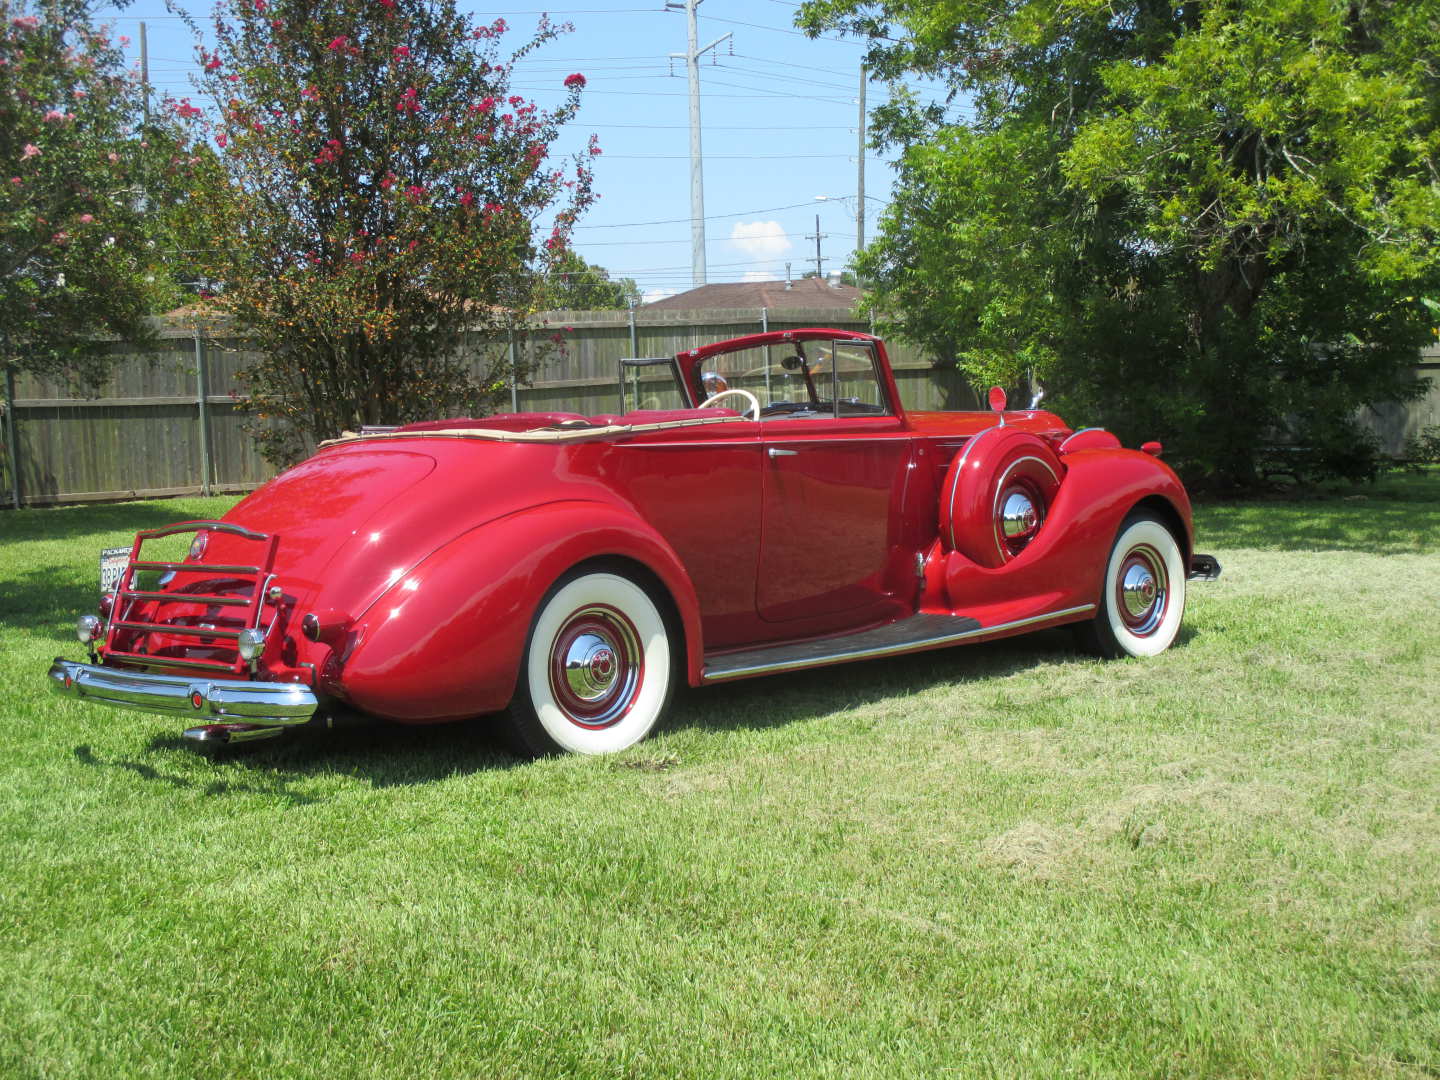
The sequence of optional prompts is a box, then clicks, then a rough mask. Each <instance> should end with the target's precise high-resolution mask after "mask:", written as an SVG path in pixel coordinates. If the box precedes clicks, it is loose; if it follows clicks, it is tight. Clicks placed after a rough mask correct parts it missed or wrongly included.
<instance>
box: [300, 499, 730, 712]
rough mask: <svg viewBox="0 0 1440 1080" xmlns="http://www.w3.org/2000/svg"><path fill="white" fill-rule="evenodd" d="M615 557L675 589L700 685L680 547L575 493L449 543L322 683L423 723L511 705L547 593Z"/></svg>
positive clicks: (400, 589) (353, 640) (400, 584)
mask: <svg viewBox="0 0 1440 1080" xmlns="http://www.w3.org/2000/svg"><path fill="white" fill-rule="evenodd" d="M603 558H608V559H619V560H626V561H630V562H633V563H636V564H639V565H640V566H642V567H644V568H645V569H646V570H647V571H648V572H649V574H650V575H652V576H653V579H654V580H655V581H656V582H658V583H659V585H660V586H662V587H663V588H664V589H665V590H666V592H667V593H668V599H669V601H670V602H671V604H672V605H673V609H674V613H675V615H676V617H677V618H678V619H679V622H680V625H681V627H682V628H683V631H684V636H685V654H686V668H687V674H688V677H689V679H690V681H691V682H692V683H698V682H699V673H700V666H701V655H702V648H703V645H702V642H701V637H700V617H699V605H698V603H697V601H696V598H695V590H694V587H693V586H692V585H691V583H690V579H689V577H688V575H687V574H686V573H685V570H684V567H683V566H682V565H681V564H680V560H679V559H678V558H677V557H676V555H675V553H674V551H673V550H672V549H671V548H670V546H669V545H668V544H667V543H666V542H665V541H664V539H663V538H661V536H660V535H659V534H658V533H657V532H656V531H655V530H654V529H653V528H651V527H650V526H649V525H648V524H646V523H645V522H644V521H642V520H641V519H640V518H638V517H636V516H635V515H634V514H633V513H631V512H629V511H628V510H626V509H625V508H623V507H620V506H614V505H608V504H605V503H600V502H588V501H570V500H566V501H560V502H552V503H546V504H544V505H541V506H536V507H532V508H529V509H526V510H523V511H518V512H516V513H513V514H509V515H507V516H505V517H503V518H499V519H496V520H494V521H491V522H488V523H486V524H484V525H480V526H477V527H475V528H473V529H471V530H470V531H468V532H466V533H463V534H461V535H460V536H458V537H456V538H455V539H454V540H451V541H450V542H449V543H447V544H445V545H443V546H442V547H440V548H439V549H437V550H436V551H435V552H434V553H432V554H431V555H430V556H429V557H427V558H426V559H425V560H424V561H423V562H421V563H420V564H419V565H418V566H416V567H415V568H414V569H413V570H411V571H410V572H409V573H407V574H405V575H404V576H403V577H402V578H400V579H399V580H397V581H396V582H395V583H394V584H393V585H392V586H391V587H390V588H389V589H388V590H387V591H386V592H385V593H384V594H383V595H381V596H380V597H379V599H377V600H376V601H375V602H374V603H373V604H371V605H370V607H369V609H368V610H366V611H365V612H363V613H361V615H360V616H359V617H358V618H357V619H356V620H355V621H354V624H353V628H352V632H351V633H350V634H349V635H348V636H347V643H346V644H345V645H344V646H343V647H342V649H343V655H341V656H338V657H336V658H335V659H334V660H333V661H332V662H331V663H329V664H326V665H323V666H322V685H323V686H325V687H326V688H327V689H328V690H330V691H331V692H333V693H336V694H338V695H339V696H341V697H344V698H345V699H347V700H349V701H350V702H351V703H353V704H354V705H356V706H357V707H359V708H361V709H363V710H365V711H366V712H371V713H374V714H376V715H378V716H384V717H388V718H390V719H394V720H402V721H409V722H415V723H423V722H427V721H435V720H448V719H456V718H460V717H465V716H474V715H477V714H479V713H485V712H494V711H496V710H498V709H502V708H504V707H505V705H507V704H508V703H509V701H510V698H511V696H512V695H513V693H514V690H515V682H516V677H517V674H518V672H519V669H520V662H521V655H522V653H523V651H524V646H525V638H526V636H527V635H528V633H529V630H530V623H531V620H532V618H533V617H534V614H535V611H536V608H537V607H538V605H539V603H540V601H541V599H542V598H543V597H544V595H545V593H546V592H547V591H548V590H549V588H550V586H551V585H553V584H554V583H555V581H556V580H558V579H559V578H560V577H561V576H562V575H564V574H565V573H566V572H567V571H569V570H570V569H572V568H573V567H576V566H578V565H580V564H582V563H586V562H590V561H592V560H595V559H603ZM642 584H646V583H645V582H642Z"/></svg>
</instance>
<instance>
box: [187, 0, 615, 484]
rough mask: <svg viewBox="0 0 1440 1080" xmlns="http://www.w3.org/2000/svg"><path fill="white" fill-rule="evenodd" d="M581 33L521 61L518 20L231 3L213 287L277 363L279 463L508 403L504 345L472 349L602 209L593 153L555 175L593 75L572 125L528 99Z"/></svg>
mask: <svg viewBox="0 0 1440 1080" xmlns="http://www.w3.org/2000/svg"><path fill="white" fill-rule="evenodd" d="M563 29H564V28H563V27H557V26H554V25H552V24H550V23H549V22H548V21H545V20H542V21H541V23H540V26H539V28H538V29H537V30H536V32H535V34H534V35H532V36H531V37H530V38H529V39H528V40H526V41H525V42H524V43H523V44H522V45H521V46H520V47H519V48H518V50H516V51H515V52H514V53H512V54H508V55H506V54H502V53H501V51H500V42H501V39H502V38H503V37H504V36H505V34H506V32H507V27H506V25H505V22H504V20H503V19H499V20H496V21H495V22H494V23H492V24H489V25H477V24H476V23H474V22H473V21H472V20H471V19H470V17H468V16H464V15H461V14H459V13H458V12H457V10H456V8H455V4H454V3H453V0H344V2H342V3H337V4H330V5H326V6H324V7H323V9H317V8H315V7H314V6H313V5H311V4H310V3H308V2H304V0H275V2H271V3H267V2H266V0H231V2H228V3H225V4H223V5H222V6H221V9H220V11H219V13H218V15H217V20H216V24H215V40H216V48H215V51H214V52H213V53H211V52H207V51H203V50H202V54H201V60H202V63H203V67H204V71H205V74H204V76H203V82H204V86H205V89H206V90H207V91H208V93H209V95H210V96H211V97H212V98H213V100H214V102H215V105H216V108H217V109H218V110H219V116H218V118H217V119H216V121H215V124H214V129H213V133H214V140H215V143H216V145H217V146H218V147H219V150H220V153H219V158H218V165H217V170H218V174H219V175H218V176H217V177H216V179H215V182H213V183H201V184H199V185H197V188H196V191H195V196H196V199H197V202H198V203H199V204H200V205H201V206H202V208H203V210H204V212H205V217H204V220H205V223H206V226H207V228H208V229H209V236H208V238H207V240H208V242H207V244H206V245H205V246H206V247H207V248H208V249H209V252H210V257H209V259H208V260H207V262H208V273H209V274H210V276H212V277H213V278H214V279H215V280H216V281H217V282H219V283H220V285H221V287H222V301H223V306H224V308H225V309H226V310H227V311H229V312H230V313H231V314H233V315H235V316H237V317H238V318H239V320H240V322H241V323H242V325H243V326H244V327H245V328H246V329H247V330H248V332H249V334H250V335H251V337H252V338H253V339H254V341H255V343H256V346H257V348H258V350H259V351H260V352H261V353H262V354H263V356H264V359H263V360H261V361H259V362H258V363H256V364H255V365H253V366H252V367H251V368H249V369H248V371H247V372H246V377H247V378H248V380H249V383H250V389H251V397H250V403H251V405H252V407H253V408H254V409H255V410H256V414H257V419H258V420H259V421H260V423H259V425H258V433H259V435H260V437H261V439H262V443H263V445H264V448H265V452H266V453H267V455H268V456H269V457H270V458H271V459H272V460H276V461H279V462H282V463H283V462H286V461H289V460H293V459H294V458H295V457H297V456H298V455H299V454H300V453H302V452H303V446H304V444H305V442H306V441H307V440H309V439H319V438H325V437H329V436H333V435H336V434H339V433H340V432H341V431H343V430H345V429H348V428H355V427H358V426H359V425H361V424H390V423H401V422H405V421H409V420H415V419H419V418H424V417H434V416H441V415H454V414H455V413H457V412H462V413H471V414H479V413H481V412H483V411H484V410H485V409H486V408H487V407H488V406H489V405H490V404H492V403H493V402H494V401H496V400H498V397H499V396H500V395H501V394H503V391H504V379H505V378H506V376H507V375H508V370H509V369H508V366H507V360H506V358H505V355H504V352H503V350H501V349H494V350H490V351H489V352H488V353H487V354H485V355H484V356H481V357H479V358H475V357H470V356H467V355H465V353H464V352H463V350H462V344H463V341H464V335H465V333H466V332H467V331H474V332H475V333H477V334H479V335H481V336H488V337H490V338H495V337H498V336H503V331H505V330H507V329H510V328H513V327H517V326H520V325H522V324H523V323H524V322H525V320H526V318H527V317H528V315H529V314H530V313H532V312H533V311H535V310H538V309H539V308H540V307H542V306H544V289H543V286H542V285H541V283H540V278H541V277H542V276H543V274H544V273H545V272H546V271H547V270H548V269H549V268H550V266H551V265H552V264H553V263H554V262H555V261H556V260H558V259H563V257H564V255H565V252H566V243H567V240H568V237H569V234H570V230H571V227H572V226H573V225H574V222H575V219H576V217H577V216H578V215H579V214H580V212H581V211H582V210H584V209H585V207H586V206H588V205H589V203H590V201H591V198H592V195H591V173H590V169H589V166H588V155H582V156H580V157H577V158H575V159H574V160H572V161H570V162H568V163H566V164H565V165H563V166H558V167H557V166H556V165H555V164H554V163H550V162H548V161H547V159H548V158H549V155H550V148H551V144H552V143H553V142H554V140H555V138H556V136H557V134H558V131H559V128H560V126H561V125H562V124H564V123H565V122H566V121H568V120H570V119H571V118H572V117H573V116H574V114H575V112H576V110H577V108H578V107H579V100H580V92H581V89H582V88H583V87H584V84H585V79H584V77H583V76H581V75H578V74H576V75H571V76H569V77H568V78H566V79H565V80H564V86H565V88H566V90H567V96H566V99H565V101H564V103H563V104H561V105H560V106H559V107H558V108H555V109H553V110H542V109H540V108H538V107H537V106H535V105H534V104H531V103H529V102H527V101H526V100H525V99H523V98H522V97H520V96H519V95H517V94H515V93H514V92H513V91H512V89H511V86H510V80H511V76H512V72H513V64H514V62H515V61H516V60H519V59H521V58H523V57H525V56H526V55H528V54H529V53H530V52H532V51H533V50H534V49H536V48H538V47H539V46H541V45H542V44H544V43H545V42H548V41H550V40H552V39H554V38H555V37H556V36H557V35H558V34H560V33H561V32H562V31H563ZM175 109H176V111H177V113H179V114H183V115H187V116H189V118H190V119H191V120H192V121H194V122H196V123H198V124H204V123H205V121H204V120H203V119H202V118H201V117H200V116H199V110H198V109H196V108H195V107H194V106H192V105H190V104H189V103H188V102H185V101H181V102H177V103H176V104H175ZM598 152H599V150H598V147H596V146H595V145H594V143H593V140H592V143H591V153H598Z"/></svg>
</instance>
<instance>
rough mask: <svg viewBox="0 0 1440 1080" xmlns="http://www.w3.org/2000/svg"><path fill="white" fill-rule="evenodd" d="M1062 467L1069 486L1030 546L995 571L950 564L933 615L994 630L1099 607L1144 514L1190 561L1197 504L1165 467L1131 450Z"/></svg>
mask: <svg viewBox="0 0 1440 1080" xmlns="http://www.w3.org/2000/svg"><path fill="white" fill-rule="evenodd" d="M1063 461H1064V463H1065V478H1064V480H1063V481H1062V482H1061V484H1060V488H1059V491H1058V492H1057V494H1056V496H1055V501H1054V503H1053V505H1052V506H1051V507H1050V510H1049V514H1048V516H1047V518H1046V520H1045V524H1044V525H1043V526H1042V528H1041V529H1040V531H1039V533H1037V534H1036V537H1035V539H1034V540H1033V541H1032V542H1031V543H1030V545H1029V546H1028V547H1026V548H1025V550H1023V551H1022V552H1021V553H1020V554H1019V555H1017V556H1016V557H1015V558H1014V559H1012V560H1011V561H1010V562H1008V563H1006V564H1005V565H1004V566H1001V567H997V568H994V569H991V568H989V567H984V566H980V565H977V564H976V563H974V562H973V561H971V560H970V559H968V558H966V557H965V556H964V555H963V554H961V553H960V552H951V553H949V554H948V555H946V556H944V558H945V572H944V575H943V579H941V581H943V593H940V594H939V595H937V594H936V593H934V592H932V591H931V590H930V589H927V596H926V606H927V607H930V606H931V605H932V604H937V603H938V604H939V605H940V606H941V607H946V606H948V607H949V608H950V609H951V610H954V611H956V612H959V613H961V614H965V615H971V616H973V617H975V618H978V619H980V621H981V622H982V623H985V624H987V625H989V624H991V623H1001V622H1009V621H1013V620H1017V619H1026V618H1031V617H1033V616H1037V615H1040V614H1043V613H1045V612H1047V611H1060V610H1070V609H1073V608H1077V607H1081V606H1083V605H1087V604H1096V603H1098V602H1099V599H1100V584H1101V580H1102V578H1103V576H1104V571H1105V560H1106V558H1107V557H1108V555H1109V553H1110V546H1111V544H1113V543H1114V540H1115V536H1116V533H1117V532H1118V531H1119V528H1120V524H1121V522H1123V521H1124V520H1125V516H1126V515H1127V514H1129V513H1130V512H1131V511H1132V510H1134V509H1135V508H1136V507H1137V506H1145V507H1149V508H1151V509H1152V511H1153V512H1155V513H1156V514H1157V516H1159V517H1160V518H1161V519H1162V520H1164V521H1165V523H1166V524H1167V525H1168V526H1170V528H1172V529H1173V530H1175V532H1176V540H1177V541H1178V542H1179V544H1180V548H1181V551H1182V553H1183V554H1184V556H1185V558H1186V559H1187V560H1188V558H1189V552H1190V551H1191V549H1192V546H1193V543H1192V525H1191V516H1190V500H1189V498H1188V497H1187V496H1186V494H1185V488H1184V486H1183V485H1182V484H1181V483H1180V479H1179V478H1178V477H1177V476H1176V475H1175V473H1174V472H1173V471H1172V470H1171V469H1170V467H1169V466H1168V465H1166V464H1165V463H1164V462H1163V461H1160V460H1158V459H1156V458H1154V457H1152V456H1151V455H1149V454H1145V453H1141V452H1140V451H1138V450H1124V449H1099V450H1081V451H1077V452H1076V453H1073V454H1067V455H1065V456H1064V458H1063ZM941 581H936V582H935V584H937V585H938V584H941ZM1077 617H1083V613H1081V614H1080V615H1077Z"/></svg>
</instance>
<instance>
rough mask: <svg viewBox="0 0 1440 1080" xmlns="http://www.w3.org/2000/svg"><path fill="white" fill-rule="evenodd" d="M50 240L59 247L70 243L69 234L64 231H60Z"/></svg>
mask: <svg viewBox="0 0 1440 1080" xmlns="http://www.w3.org/2000/svg"><path fill="white" fill-rule="evenodd" d="M50 239H51V240H53V241H55V243H57V244H60V245H61V246H64V245H65V244H68V243H69V242H70V234H69V233H68V232H66V231H65V230H64V229H61V230H60V231H59V232H57V233H56V234H55V235H54V236H52V237H51V238H50Z"/></svg>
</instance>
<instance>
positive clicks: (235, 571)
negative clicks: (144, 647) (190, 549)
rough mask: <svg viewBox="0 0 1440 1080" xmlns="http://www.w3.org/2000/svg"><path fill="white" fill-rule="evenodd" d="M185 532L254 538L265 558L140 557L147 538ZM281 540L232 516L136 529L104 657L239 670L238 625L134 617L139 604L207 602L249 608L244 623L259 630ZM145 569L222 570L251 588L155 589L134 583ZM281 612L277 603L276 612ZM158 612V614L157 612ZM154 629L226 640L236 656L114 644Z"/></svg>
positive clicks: (113, 602) (113, 599)
mask: <svg viewBox="0 0 1440 1080" xmlns="http://www.w3.org/2000/svg"><path fill="white" fill-rule="evenodd" d="M187 532H194V533H200V532H218V533H226V534H228V535H231V536H238V537H240V538H242V539H245V540H253V541H256V542H257V543H262V544H264V545H265V547H264V551H263V557H262V558H260V559H259V560H257V564H256V565H253V566H246V565H230V564H224V563H207V562H178V563H177V562H151V561H146V560H143V559H141V558H140V549H141V547H142V546H143V545H144V543H145V541H147V540H156V539H159V538H160V537H162V536H175V535H177V534H179V533H187ZM279 540H280V538H279V536H277V535H273V534H270V533H262V532H255V531H254V530H252V529H246V528H244V527H243V526H240V525H234V524H232V523H230V522H228V521H182V522H179V523H177V524H175V525H166V526H164V527H163V528H159V529H144V530H141V531H140V532H138V533H136V534H135V543H134V544H133V545H132V546H131V548H130V558H129V561H128V562H127V563H126V565H125V570H124V572H123V573H121V575H120V579H119V581H118V582H117V584H116V586H115V589H114V590H113V591H112V592H111V594H110V610H109V612H108V614H107V618H106V623H105V634H104V644H103V646H102V648H101V650H100V651H101V654H102V655H103V657H104V659H105V660H106V662H109V661H119V662H122V663H125V664H136V665H140V666H144V667H178V668H188V669H191V670H196V671H213V672H223V673H226V674H229V675H239V674H241V673H242V672H243V671H244V670H245V668H246V661H245V660H244V659H243V658H242V657H241V656H240V651H239V647H238V642H239V639H240V630H239V629H224V630H222V629H220V628H218V627H214V628H212V627H204V626H188V625H184V624H172V623H166V622H158V621H157V622H147V621H142V620H138V619H134V618H132V617H131V616H132V615H133V614H134V609H135V607H136V605H137V603H154V604H156V605H157V606H158V605H161V604H206V605H215V606H217V607H235V608H239V607H243V608H244V609H245V611H244V613H243V617H242V619H241V621H242V622H243V624H244V627H245V628H253V629H257V630H258V629H261V626H260V621H261V618H262V617H263V615H264V606H265V599H266V595H267V592H268V590H269V586H270V582H271V580H272V579H273V578H274V577H275V575H274V574H273V573H272V572H271V568H272V567H273V565H274V562H275V549H276V547H277V546H278V544H279ZM141 570H159V571H163V572H165V573H167V574H169V575H171V576H172V577H173V576H175V575H180V574H209V575H212V576H213V575H222V576H224V577H227V578H232V579H245V580H248V582H249V583H250V584H251V586H252V588H251V591H250V596H249V597H248V598H247V597H244V596H235V595H225V594H223V593H195V592H180V591H175V592H157V591H155V590H150V589H137V588H135V587H134V586H135V575H136V572H137V571H141ZM162 583H163V582H162ZM278 613H279V611H278V605H277V610H276V613H275V615H278ZM275 615H272V616H271V625H273V624H274V618H275ZM155 617H156V618H158V613H157V614H156V615H155ZM265 632H266V635H267V636H268V634H269V627H266V628H265ZM151 633H158V634H173V635H176V636H178V637H194V638H196V639H197V643H199V641H198V639H206V640H205V644H207V645H218V644H219V643H221V642H228V643H229V647H230V648H231V649H233V650H234V657H233V659H230V660H219V659H213V660H197V659H193V658H191V657H178V656H158V655H153V654H151V653H145V652H135V651H133V649H121V648H119V647H118V646H117V644H116V642H117V640H119V639H120V637H121V635H126V634H129V635H139V634H151Z"/></svg>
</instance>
